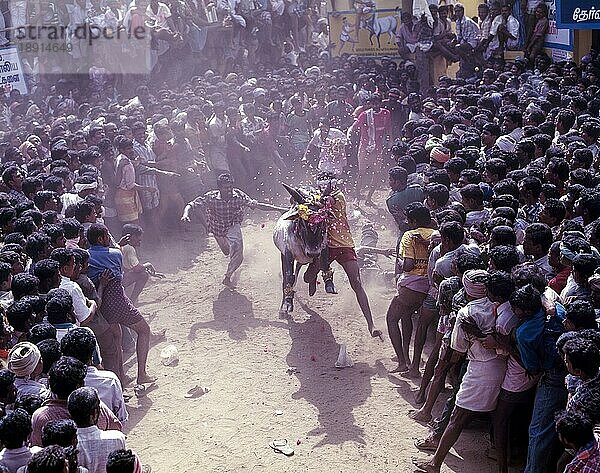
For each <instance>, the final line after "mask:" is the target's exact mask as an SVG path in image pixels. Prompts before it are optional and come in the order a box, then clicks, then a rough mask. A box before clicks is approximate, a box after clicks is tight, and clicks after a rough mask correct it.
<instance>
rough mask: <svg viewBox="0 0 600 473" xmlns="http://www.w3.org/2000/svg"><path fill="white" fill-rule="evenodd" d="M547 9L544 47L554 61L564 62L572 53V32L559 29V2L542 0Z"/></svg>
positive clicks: (558, 0) (556, 0) (557, 0)
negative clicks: (547, 21)
mask: <svg viewBox="0 0 600 473" xmlns="http://www.w3.org/2000/svg"><path fill="white" fill-rule="evenodd" d="M599 1H600V0H599ZM544 3H545V4H546V5H547V7H548V20H549V25H548V34H547V35H546V41H545V42H544V47H546V48H548V49H550V50H551V55H552V59H553V60H554V61H565V60H568V59H570V58H571V56H572V53H573V31H572V30H569V29H564V28H559V26H560V25H558V20H557V18H558V5H559V3H560V0H544Z"/></svg>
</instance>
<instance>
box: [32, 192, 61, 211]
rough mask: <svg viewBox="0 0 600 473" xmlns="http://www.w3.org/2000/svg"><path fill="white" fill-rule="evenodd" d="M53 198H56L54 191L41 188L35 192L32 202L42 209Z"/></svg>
mask: <svg viewBox="0 0 600 473" xmlns="http://www.w3.org/2000/svg"><path fill="white" fill-rule="evenodd" d="M55 199H58V194H57V193H56V192H54V191H48V190H43V191H39V192H37V193H36V194H35V196H34V197H33V203H34V204H35V206H36V207H37V208H38V209H40V210H44V209H45V208H46V204H47V203H48V202H49V201H51V200H55Z"/></svg>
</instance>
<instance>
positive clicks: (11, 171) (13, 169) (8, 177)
mask: <svg viewBox="0 0 600 473" xmlns="http://www.w3.org/2000/svg"><path fill="white" fill-rule="evenodd" d="M20 172H21V170H20V169H19V168H18V167H17V166H9V167H7V168H6V169H5V170H4V171H3V172H2V181H3V182H4V184H6V185H7V186H8V184H9V183H10V182H11V181H12V180H13V179H14V178H15V176H16V175H17V174H18V173H20Z"/></svg>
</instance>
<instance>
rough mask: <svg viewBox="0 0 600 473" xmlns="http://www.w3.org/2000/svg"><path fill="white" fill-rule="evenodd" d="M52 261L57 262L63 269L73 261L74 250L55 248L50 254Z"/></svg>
mask: <svg viewBox="0 0 600 473" xmlns="http://www.w3.org/2000/svg"><path fill="white" fill-rule="evenodd" d="M50 259H53V260H54V261H56V262H57V263H58V264H59V265H60V267H61V268H63V267H65V266H67V265H68V264H69V263H70V262H71V260H72V259H73V250H71V249H69V248H55V249H53V250H52V253H50Z"/></svg>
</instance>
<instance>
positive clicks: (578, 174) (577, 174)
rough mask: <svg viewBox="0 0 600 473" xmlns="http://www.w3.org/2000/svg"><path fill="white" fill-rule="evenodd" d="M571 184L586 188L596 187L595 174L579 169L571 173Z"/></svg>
mask: <svg viewBox="0 0 600 473" xmlns="http://www.w3.org/2000/svg"><path fill="white" fill-rule="evenodd" d="M569 182H570V183H571V184H581V185H582V186H584V187H593V186H594V174H592V173H591V172H590V171H589V170H587V169H582V168H577V169H573V171H571V172H570V173H569Z"/></svg>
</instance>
